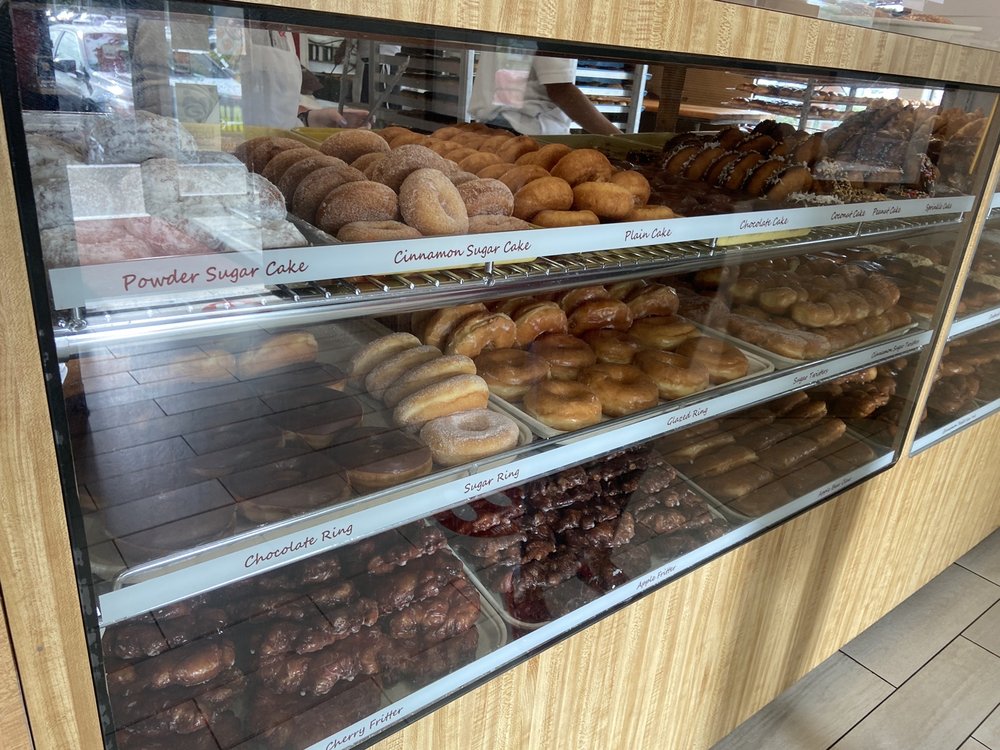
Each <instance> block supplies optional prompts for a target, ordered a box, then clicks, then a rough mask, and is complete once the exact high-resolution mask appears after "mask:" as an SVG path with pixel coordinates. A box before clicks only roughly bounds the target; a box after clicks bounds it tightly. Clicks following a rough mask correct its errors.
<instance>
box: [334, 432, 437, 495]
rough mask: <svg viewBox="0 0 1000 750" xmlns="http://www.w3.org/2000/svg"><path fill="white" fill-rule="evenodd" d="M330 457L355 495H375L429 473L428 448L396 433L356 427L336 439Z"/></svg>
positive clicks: (431, 463)
mask: <svg viewBox="0 0 1000 750" xmlns="http://www.w3.org/2000/svg"><path fill="white" fill-rule="evenodd" d="M330 457H331V458H332V459H333V460H334V461H336V462H337V464H339V465H340V466H342V467H343V468H344V469H345V471H346V473H347V481H348V482H350V484H351V487H353V488H354V490H355V491H356V492H359V493H365V492H377V491H378V490H383V489H386V488H387V487H394V486H395V485H397V484H401V483H403V482H407V481H409V480H411V479H416V478H417V477H422V476H425V475H427V474H430V472H431V468H432V467H433V462H432V460H431V452H430V449H429V448H428V447H427V446H426V445H424V444H423V443H421V442H420V441H419V440H417V439H416V438H414V437H411V436H410V435H407V434H405V433H404V432H402V431H400V430H387V429H386V428H384V427H358V428H356V429H354V430H351V431H350V432H348V433H345V434H344V435H341V436H339V438H338V440H337V442H336V445H334V446H333V447H332V448H331V449H330Z"/></svg>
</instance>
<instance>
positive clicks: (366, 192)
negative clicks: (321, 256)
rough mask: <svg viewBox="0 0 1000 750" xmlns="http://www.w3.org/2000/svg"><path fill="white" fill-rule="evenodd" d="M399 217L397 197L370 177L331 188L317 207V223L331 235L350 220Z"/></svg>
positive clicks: (387, 219) (390, 189)
mask: <svg viewBox="0 0 1000 750" xmlns="http://www.w3.org/2000/svg"><path fill="white" fill-rule="evenodd" d="M449 184H450V183H449ZM463 208H465V207H464V206H463ZM398 218H399V199H398V198H397V197H396V193H395V191H394V190H393V189H392V188H390V187H389V186H387V185H383V184H381V183H378V182H372V181H371V180H358V181H354V182H348V183H345V184H343V185H341V186H340V187H336V188H334V189H333V190H331V191H330V192H329V193H327V195H326V197H325V198H323V200H322V202H321V203H320V204H319V207H318V208H317V209H316V226H318V227H319V228H320V229H322V230H323V231H324V232H329V233H330V234H334V235H335V234H337V232H339V231H340V228H341V227H343V226H344V225H345V224H350V223H351V222H355V221H394V220H396V219H398Z"/></svg>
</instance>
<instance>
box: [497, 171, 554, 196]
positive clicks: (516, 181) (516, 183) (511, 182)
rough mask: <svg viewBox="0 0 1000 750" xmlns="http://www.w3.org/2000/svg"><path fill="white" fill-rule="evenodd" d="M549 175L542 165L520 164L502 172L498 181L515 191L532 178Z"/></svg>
mask: <svg viewBox="0 0 1000 750" xmlns="http://www.w3.org/2000/svg"><path fill="white" fill-rule="evenodd" d="M549 176H550V175H549V173H548V170H546V169H545V168H544V167H540V166H538V165H537V164H521V165H520V166H515V167H511V168H510V169H508V170H507V171H506V172H504V173H503V176H501V177H500V182H502V183H503V184H504V185H506V186H507V187H508V188H510V191H511V192H512V193H516V192H517V191H518V190H520V189H521V188H523V187H524V186H525V185H527V184H528V183H529V182H531V181H532V180H537V179H539V178H540V177H549Z"/></svg>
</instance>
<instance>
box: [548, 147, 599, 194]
mask: <svg viewBox="0 0 1000 750" xmlns="http://www.w3.org/2000/svg"><path fill="white" fill-rule="evenodd" d="M550 171H551V172H552V176H553V177H560V178H562V179H564V180H565V181H566V182H568V183H569V185H570V187H575V186H577V185H579V184H580V183H581V182H606V181H607V180H609V179H611V175H613V174H614V172H615V168H614V167H613V166H611V162H610V161H608V157H606V156H605V155H604V154H602V153H601V152H600V151H598V150H597V149H595V148H578V149H574V150H573V151H570V152H569V153H568V154H566V155H565V156H564V157H562V158H561V159H560V160H559V161H558V162H556V165H555V166H554V167H552V169H551V170H550Z"/></svg>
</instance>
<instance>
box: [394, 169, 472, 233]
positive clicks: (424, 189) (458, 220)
mask: <svg viewBox="0 0 1000 750" xmlns="http://www.w3.org/2000/svg"><path fill="white" fill-rule="evenodd" d="M399 211H400V213H401V214H402V215H403V221H405V222H406V223H407V224H409V225H410V226H411V227H413V228H414V229H416V230H418V231H419V232H420V233H421V234H423V235H447V234H465V233H466V232H468V231H469V213H468V211H467V210H466V208H465V201H464V200H462V194H461V193H459V192H458V188H457V187H455V186H454V185H453V184H452V182H451V180H449V179H448V178H447V177H445V176H444V174H443V173H442V172H440V171H439V170H437V169H417V170H414V171H413V172H411V173H410V174H409V175H408V176H407V178H406V179H405V180H403V185H402V187H400V189H399Z"/></svg>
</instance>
